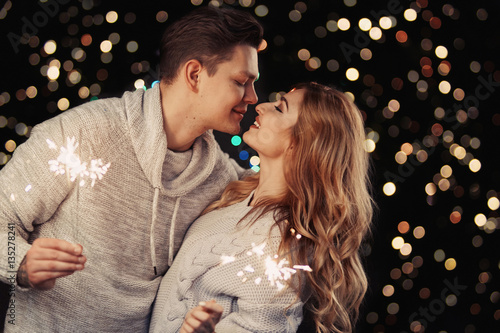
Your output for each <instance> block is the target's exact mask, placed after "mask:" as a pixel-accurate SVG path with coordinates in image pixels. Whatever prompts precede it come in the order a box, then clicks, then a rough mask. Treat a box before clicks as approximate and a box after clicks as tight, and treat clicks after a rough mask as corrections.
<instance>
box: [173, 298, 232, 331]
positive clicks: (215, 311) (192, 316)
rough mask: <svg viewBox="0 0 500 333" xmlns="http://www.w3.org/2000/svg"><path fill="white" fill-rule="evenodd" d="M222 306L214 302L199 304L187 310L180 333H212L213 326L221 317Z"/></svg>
mask: <svg viewBox="0 0 500 333" xmlns="http://www.w3.org/2000/svg"><path fill="white" fill-rule="evenodd" d="M223 310H224V309H223V308H222V306H220V305H219V304H217V303H216V302H215V301H214V300H211V301H208V302H200V303H199V305H198V306H197V307H195V308H192V309H191V310H189V312H188V313H187V314H186V318H184V322H183V323H182V327H181V330H180V333H194V332H196V333H213V332H215V325H217V323H218V322H219V320H220V317H221V316H222V311H223Z"/></svg>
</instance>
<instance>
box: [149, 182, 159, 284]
mask: <svg viewBox="0 0 500 333" xmlns="http://www.w3.org/2000/svg"><path fill="white" fill-rule="evenodd" d="M159 196H160V189H159V188H158V187H155V194H154V198H153V217H152V218H151V219H152V221H151V232H150V234H149V244H150V246H151V262H152V264H153V269H154V272H155V275H156V274H157V273H156V247H155V236H154V230H155V225H156V219H157V216H158V215H157V210H158V198H159Z"/></svg>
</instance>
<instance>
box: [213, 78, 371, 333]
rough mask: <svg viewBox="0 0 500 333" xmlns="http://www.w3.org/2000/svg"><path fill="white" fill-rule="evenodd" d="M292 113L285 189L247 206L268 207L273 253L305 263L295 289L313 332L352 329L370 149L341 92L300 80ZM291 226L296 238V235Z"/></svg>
mask: <svg viewBox="0 0 500 333" xmlns="http://www.w3.org/2000/svg"><path fill="white" fill-rule="evenodd" d="M295 88H296V89H303V90H304V99H303V101H302V105H301V107H300V110H299V116H298V121H297V123H296V124H295V125H294V127H293V128H292V144H293V149H291V150H290V151H291V153H290V155H289V156H288V157H287V161H286V163H285V165H286V167H285V170H284V172H285V179H286V182H287V186H288V190H287V191H286V193H284V194H283V195H282V196H280V197H272V198H271V197H267V198H263V199H262V200H259V201H258V202H257V203H256V205H255V206H254V207H253V210H252V211H254V210H255V209H262V211H263V212H264V213H265V212H268V211H274V217H275V220H276V223H277V224H278V225H279V226H280V228H281V231H282V241H281V245H280V253H282V254H286V255H287V256H288V257H289V258H290V260H291V262H292V263H294V264H304V263H306V262H307V263H309V266H310V267H311V269H312V272H306V273H304V277H302V278H301V282H300V284H299V285H301V286H302V288H300V290H298V294H299V297H301V298H302V299H307V298H308V296H310V297H309V298H308V301H307V303H306V307H307V308H308V310H309V311H310V312H311V313H312V317H313V320H314V322H315V325H316V331H317V332H352V331H353V329H354V325H355V322H356V320H357V317H358V315H359V307H360V304H361V302H362V300H363V297H364V295H365V292H366V290H367V279H366V275H365V272H364V269H363V266H362V263H361V260H360V255H359V250H360V245H361V242H362V240H363V238H364V237H365V235H366V234H367V233H368V232H369V229H370V224H371V219H372V211H373V206H372V199H371V195H370V191H369V186H370V185H369V173H368V169H369V157H368V154H367V153H366V152H365V150H364V140H365V132H364V125H363V120H362V116H361V113H360V111H359V110H358V109H357V107H356V106H355V105H354V103H352V102H351V101H350V100H349V99H348V98H347V97H346V95H345V94H343V93H341V92H339V91H337V90H335V89H332V88H328V87H326V86H323V85H320V84H317V83H315V82H312V83H303V84H299V85H297V86H296V87H295ZM258 181H259V175H255V176H251V177H247V178H245V179H243V180H241V181H236V182H233V183H231V184H230V185H229V186H228V187H227V188H226V190H225V191H224V193H223V194H222V196H221V199H220V200H218V201H216V202H214V203H213V204H212V205H210V206H209V207H208V208H207V209H206V210H205V212H208V211H211V210H214V209H217V208H221V207H225V206H229V205H231V204H234V203H236V202H239V201H242V200H243V199H244V198H246V197H248V195H249V194H250V192H251V191H252V190H254V189H255V188H256V187H257V185H258ZM292 228H293V229H294V230H295V232H297V233H300V234H301V235H302V238H300V240H298V239H297V238H296V237H295V235H294V232H290V231H291V230H292Z"/></svg>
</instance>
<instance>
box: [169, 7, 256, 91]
mask: <svg viewBox="0 0 500 333" xmlns="http://www.w3.org/2000/svg"><path fill="white" fill-rule="evenodd" d="M262 36H263V28H262V26H261V25H260V23H259V22H257V20H256V19H255V18H254V17H253V16H252V15H251V14H250V13H248V12H244V11H239V10H235V9H229V8H216V7H212V6H205V7H200V8H197V9H195V10H193V11H192V12H190V13H189V14H187V15H186V16H184V17H182V18H181V19H179V20H178V21H176V22H174V23H173V24H172V25H170V26H169V27H168V28H167V29H166V30H165V33H164V34H163V38H162V40H161V45H160V79H161V80H162V81H164V82H166V83H168V84H170V83H172V82H173V81H174V79H175V78H176V77H177V73H178V71H179V68H180V66H181V65H182V64H184V63H185V62H186V61H188V60H190V59H196V60H198V61H199V62H200V63H201V64H202V65H203V66H204V67H205V68H206V69H207V72H208V75H213V74H215V72H216V70H217V65H218V64H220V63H222V62H225V61H228V60H230V59H231V57H232V55H233V49H234V47H235V46H237V45H249V46H252V47H254V48H256V49H257V48H258V47H259V45H260V43H261V42H262Z"/></svg>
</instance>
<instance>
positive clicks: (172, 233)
mask: <svg viewBox="0 0 500 333" xmlns="http://www.w3.org/2000/svg"><path fill="white" fill-rule="evenodd" d="M180 204H181V197H177V200H176V201H175V207H174V213H173V214H172V221H170V239H169V242H168V244H169V247H168V266H172V262H173V261H174V236H175V222H176V220H177V211H178V210H179V206H180Z"/></svg>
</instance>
